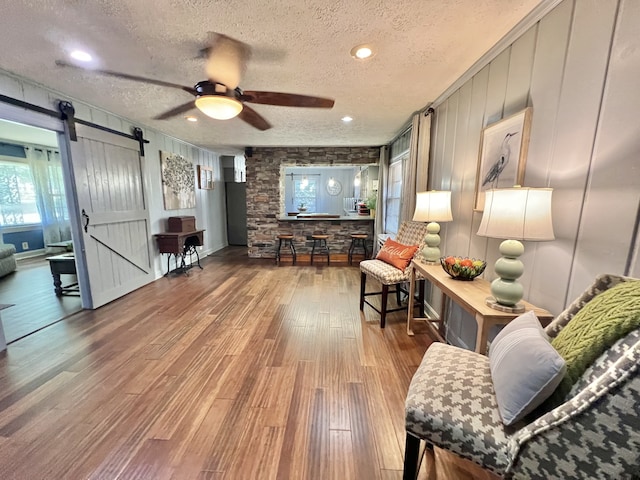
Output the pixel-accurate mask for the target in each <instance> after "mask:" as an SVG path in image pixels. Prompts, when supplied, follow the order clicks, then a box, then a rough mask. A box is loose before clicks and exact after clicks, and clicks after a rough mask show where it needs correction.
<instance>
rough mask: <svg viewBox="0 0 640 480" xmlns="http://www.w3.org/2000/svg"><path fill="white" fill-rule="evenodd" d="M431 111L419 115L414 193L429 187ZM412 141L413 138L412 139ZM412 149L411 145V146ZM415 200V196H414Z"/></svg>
mask: <svg viewBox="0 0 640 480" xmlns="http://www.w3.org/2000/svg"><path fill="white" fill-rule="evenodd" d="M432 113H433V109H431V108H430V109H429V110H427V112H426V113H424V112H423V113H422V114H420V126H419V128H418V139H417V146H416V149H417V151H418V164H417V171H416V192H424V191H426V190H427V187H428V185H429V150H430V148H431V117H432V116H433V115H432ZM412 140H413V138H412ZM412 148H413V145H412ZM414 199H415V196H414Z"/></svg>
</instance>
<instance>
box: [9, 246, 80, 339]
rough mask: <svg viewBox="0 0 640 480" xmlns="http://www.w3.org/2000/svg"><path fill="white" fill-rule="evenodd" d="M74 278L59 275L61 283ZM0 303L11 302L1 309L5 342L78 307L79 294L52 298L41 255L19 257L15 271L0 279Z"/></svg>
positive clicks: (65, 315)
mask: <svg viewBox="0 0 640 480" xmlns="http://www.w3.org/2000/svg"><path fill="white" fill-rule="evenodd" d="M74 278H75V277H73V276H71V275H62V284H63V285H68V284H69V283H71V282H72V280H73V279H74ZM0 303H12V304H14V306H13V307H11V308H8V309H6V310H3V311H2V324H3V326H4V333H5V337H6V339H7V342H13V341H15V340H17V339H19V338H22V337H24V336H25V335H28V334H30V333H32V332H35V331H37V330H39V329H41V328H44V327H46V326H47V325H51V324H52V323H54V322H57V321H58V320H60V319H62V318H64V317H67V316H69V315H71V314H73V313H75V312H78V311H80V310H81V308H82V303H81V301H80V296H79V295H63V296H62V297H56V294H55V292H54V290H53V279H52V278H51V269H50V268H49V263H48V262H47V260H46V259H45V257H44V256H40V257H36V258H28V259H23V260H19V261H18V268H17V270H16V271H15V272H13V273H10V274H9V275H6V276H4V277H2V278H0Z"/></svg>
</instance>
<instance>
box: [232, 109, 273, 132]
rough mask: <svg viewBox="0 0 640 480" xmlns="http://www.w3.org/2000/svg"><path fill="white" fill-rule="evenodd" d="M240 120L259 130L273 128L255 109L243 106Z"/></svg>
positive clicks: (239, 116)
mask: <svg viewBox="0 0 640 480" xmlns="http://www.w3.org/2000/svg"><path fill="white" fill-rule="evenodd" d="M238 118H239V119H240V120H244V121H245V122H247V123H248V124H249V125H251V126H252V127H255V128H257V129H258V130H263V131H264V130H269V129H270V128H271V124H270V123H269V122H267V121H266V120H265V119H264V118H262V116H261V115H260V114H259V113H258V112H256V111H255V110H254V109H253V108H251V107H249V106H247V105H243V107H242V111H241V112H240V114H239V115H238Z"/></svg>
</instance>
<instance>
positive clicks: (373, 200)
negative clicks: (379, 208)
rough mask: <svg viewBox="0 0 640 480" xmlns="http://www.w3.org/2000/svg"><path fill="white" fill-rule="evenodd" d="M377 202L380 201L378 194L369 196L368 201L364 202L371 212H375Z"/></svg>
mask: <svg viewBox="0 0 640 480" xmlns="http://www.w3.org/2000/svg"><path fill="white" fill-rule="evenodd" d="M377 200H378V197H377V196H376V194H375V193H371V194H369V196H368V197H367V199H366V200H365V201H364V204H365V205H366V206H367V208H368V209H369V210H375V209H376V202H377Z"/></svg>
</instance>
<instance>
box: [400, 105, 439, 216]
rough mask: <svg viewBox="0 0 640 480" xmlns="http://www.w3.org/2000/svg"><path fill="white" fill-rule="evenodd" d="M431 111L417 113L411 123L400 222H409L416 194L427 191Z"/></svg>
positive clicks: (404, 170) (403, 174) (414, 206)
mask: <svg viewBox="0 0 640 480" xmlns="http://www.w3.org/2000/svg"><path fill="white" fill-rule="evenodd" d="M430 112H432V110H431V109H429V110H428V111H427V112H419V113H416V114H415V115H414V116H413V119H412V122H411V139H410V141H409V158H408V160H407V162H406V164H405V165H404V169H403V171H402V205H401V207H400V222H403V221H407V220H411V219H412V218H413V212H414V210H415V208H416V193H417V192H424V191H425V190H426V189H427V183H428V175H429V148H430V144H431V114H430Z"/></svg>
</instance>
